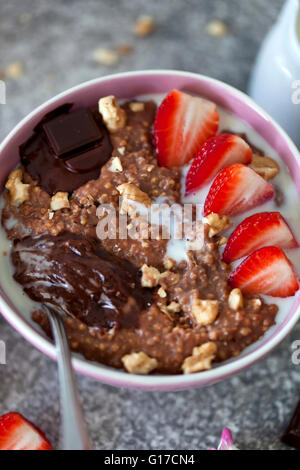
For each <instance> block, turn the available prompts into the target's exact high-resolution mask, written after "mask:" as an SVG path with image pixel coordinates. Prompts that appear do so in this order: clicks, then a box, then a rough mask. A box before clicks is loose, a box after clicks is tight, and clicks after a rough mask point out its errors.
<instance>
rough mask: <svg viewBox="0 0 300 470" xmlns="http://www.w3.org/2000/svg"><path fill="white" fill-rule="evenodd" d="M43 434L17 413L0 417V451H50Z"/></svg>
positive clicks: (49, 445) (48, 443)
mask: <svg viewBox="0 0 300 470" xmlns="http://www.w3.org/2000/svg"><path fill="white" fill-rule="evenodd" d="M51 449H52V447H51V444H50V442H49V441H48V440H47V439H46V437H45V436H44V434H43V433H42V432H41V431H40V430H39V429H38V428H36V427H35V426H34V425H33V424H32V423H31V422H30V421H28V420H27V419H26V418H24V417H23V416H22V415H20V414H19V413H14V412H13V413H7V414H5V415H3V416H0V450H51Z"/></svg>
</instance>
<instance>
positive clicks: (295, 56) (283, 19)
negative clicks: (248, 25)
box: [249, 0, 300, 147]
mask: <svg viewBox="0 0 300 470" xmlns="http://www.w3.org/2000/svg"><path fill="white" fill-rule="evenodd" d="M249 95H250V96H251V97H252V98H253V99H254V100H255V101H256V102H257V103H258V104H260V105H261V106H262V107H263V108H264V109H265V110H266V111H268V112H269V113H270V114H271V115H272V116H273V117H274V118H275V119H276V120H277V121H278V122H279V123H280V124H281V125H282V127H283V128H284V129H285V130H286V131H287V133H288V134H289V135H290V137H291V138H292V139H293V140H294V142H295V143H296V145H298V146H299V147H300V1H299V0H287V1H286V4H285V5H284V7H283V9H282V11H281V13H280V15H279V18H278V20H277V22H276V24H275V25H274V26H273V28H272V29H271V31H270V32H269V34H268V35H267V37H266V39H265V40H264V42H263V44H262V47H261V49H260V52H259V54H258V56H257V59H256V63H255V65H254V68H253V71H252V75H251V79H250V83H249Z"/></svg>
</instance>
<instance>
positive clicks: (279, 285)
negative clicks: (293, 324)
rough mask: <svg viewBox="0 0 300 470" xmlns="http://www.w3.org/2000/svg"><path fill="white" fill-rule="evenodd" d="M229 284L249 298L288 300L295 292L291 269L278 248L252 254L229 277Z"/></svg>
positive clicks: (293, 273) (296, 286) (261, 250)
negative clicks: (266, 296)
mask: <svg viewBox="0 0 300 470" xmlns="http://www.w3.org/2000/svg"><path fill="white" fill-rule="evenodd" d="M229 282H230V285H231V286H232V287H238V288H240V289H241V290H242V292H243V293H244V294H249V295H250V294H266V295H271V296H272V297H289V296H291V295H294V294H295V292H296V291H297V290H298V289H299V281H298V279H297V276H296V273H295V270H294V267H293V265H292V263H291V262H290V260H289V259H288V258H287V257H286V256H285V254H284V252H283V251H282V249H281V248H279V247H278V246H265V247H263V248H260V249H259V250H256V251H254V253H252V254H251V255H250V256H248V258H246V259H245V260H244V261H242V263H241V264H240V265H239V266H238V267H237V268H236V270H235V271H234V272H233V273H232V274H231V275H230V278H229Z"/></svg>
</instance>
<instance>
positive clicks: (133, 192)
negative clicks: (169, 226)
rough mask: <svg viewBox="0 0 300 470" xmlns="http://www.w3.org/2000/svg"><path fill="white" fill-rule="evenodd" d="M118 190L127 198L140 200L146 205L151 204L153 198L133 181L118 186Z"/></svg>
mask: <svg viewBox="0 0 300 470" xmlns="http://www.w3.org/2000/svg"><path fill="white" fill-rule="evenodd" d="M117 190H118V191H119V193H120V194H121V196H123V197H124V198H126V199H129V200H131V201H135V202H140V203H141V204H144V206H146V207H149V206H151V199H150V197H149V196H148V194H146V193H144V192H143V191H142V190H141V189H140V188H138V187H137V186H135V184H131V183H123V184H120V185H119V186H117Z"/></svg>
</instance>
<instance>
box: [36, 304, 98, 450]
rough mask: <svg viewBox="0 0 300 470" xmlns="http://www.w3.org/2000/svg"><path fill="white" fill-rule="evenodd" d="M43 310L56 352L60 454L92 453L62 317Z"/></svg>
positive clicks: (51, 308)
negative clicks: (71, 451) (59, 402)
mask: <svg viewBox="0 0 300 470" xmlns="http://www.w3.org/2000/svg"><path fill="white" fill-rule="evenodd" d="M43 309H44V311H45V312H46V313H47V315H48V317H49V320H50V322H51V326H52V331H53V335H54V339H55V344H56V351H57V362H58V376H59V383H60V394H61V396H60V398H61V414H62V447H63V450H91V445H90V442H89V437H88V433H87V430H86V426H85V421H84V416H83V412H82V408H81V404H80V401H79V396H78V390H77V385H76V381H75V375H74V371H73V368H72V362H71V353H70V348H69V344H68V340H67V336H66V332H65V327H64V323H63V320H62V314H61V313H60V312H59V310H58V309H56V308H54V307H53V306H49V305H47V304H43Z"/></svg>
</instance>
